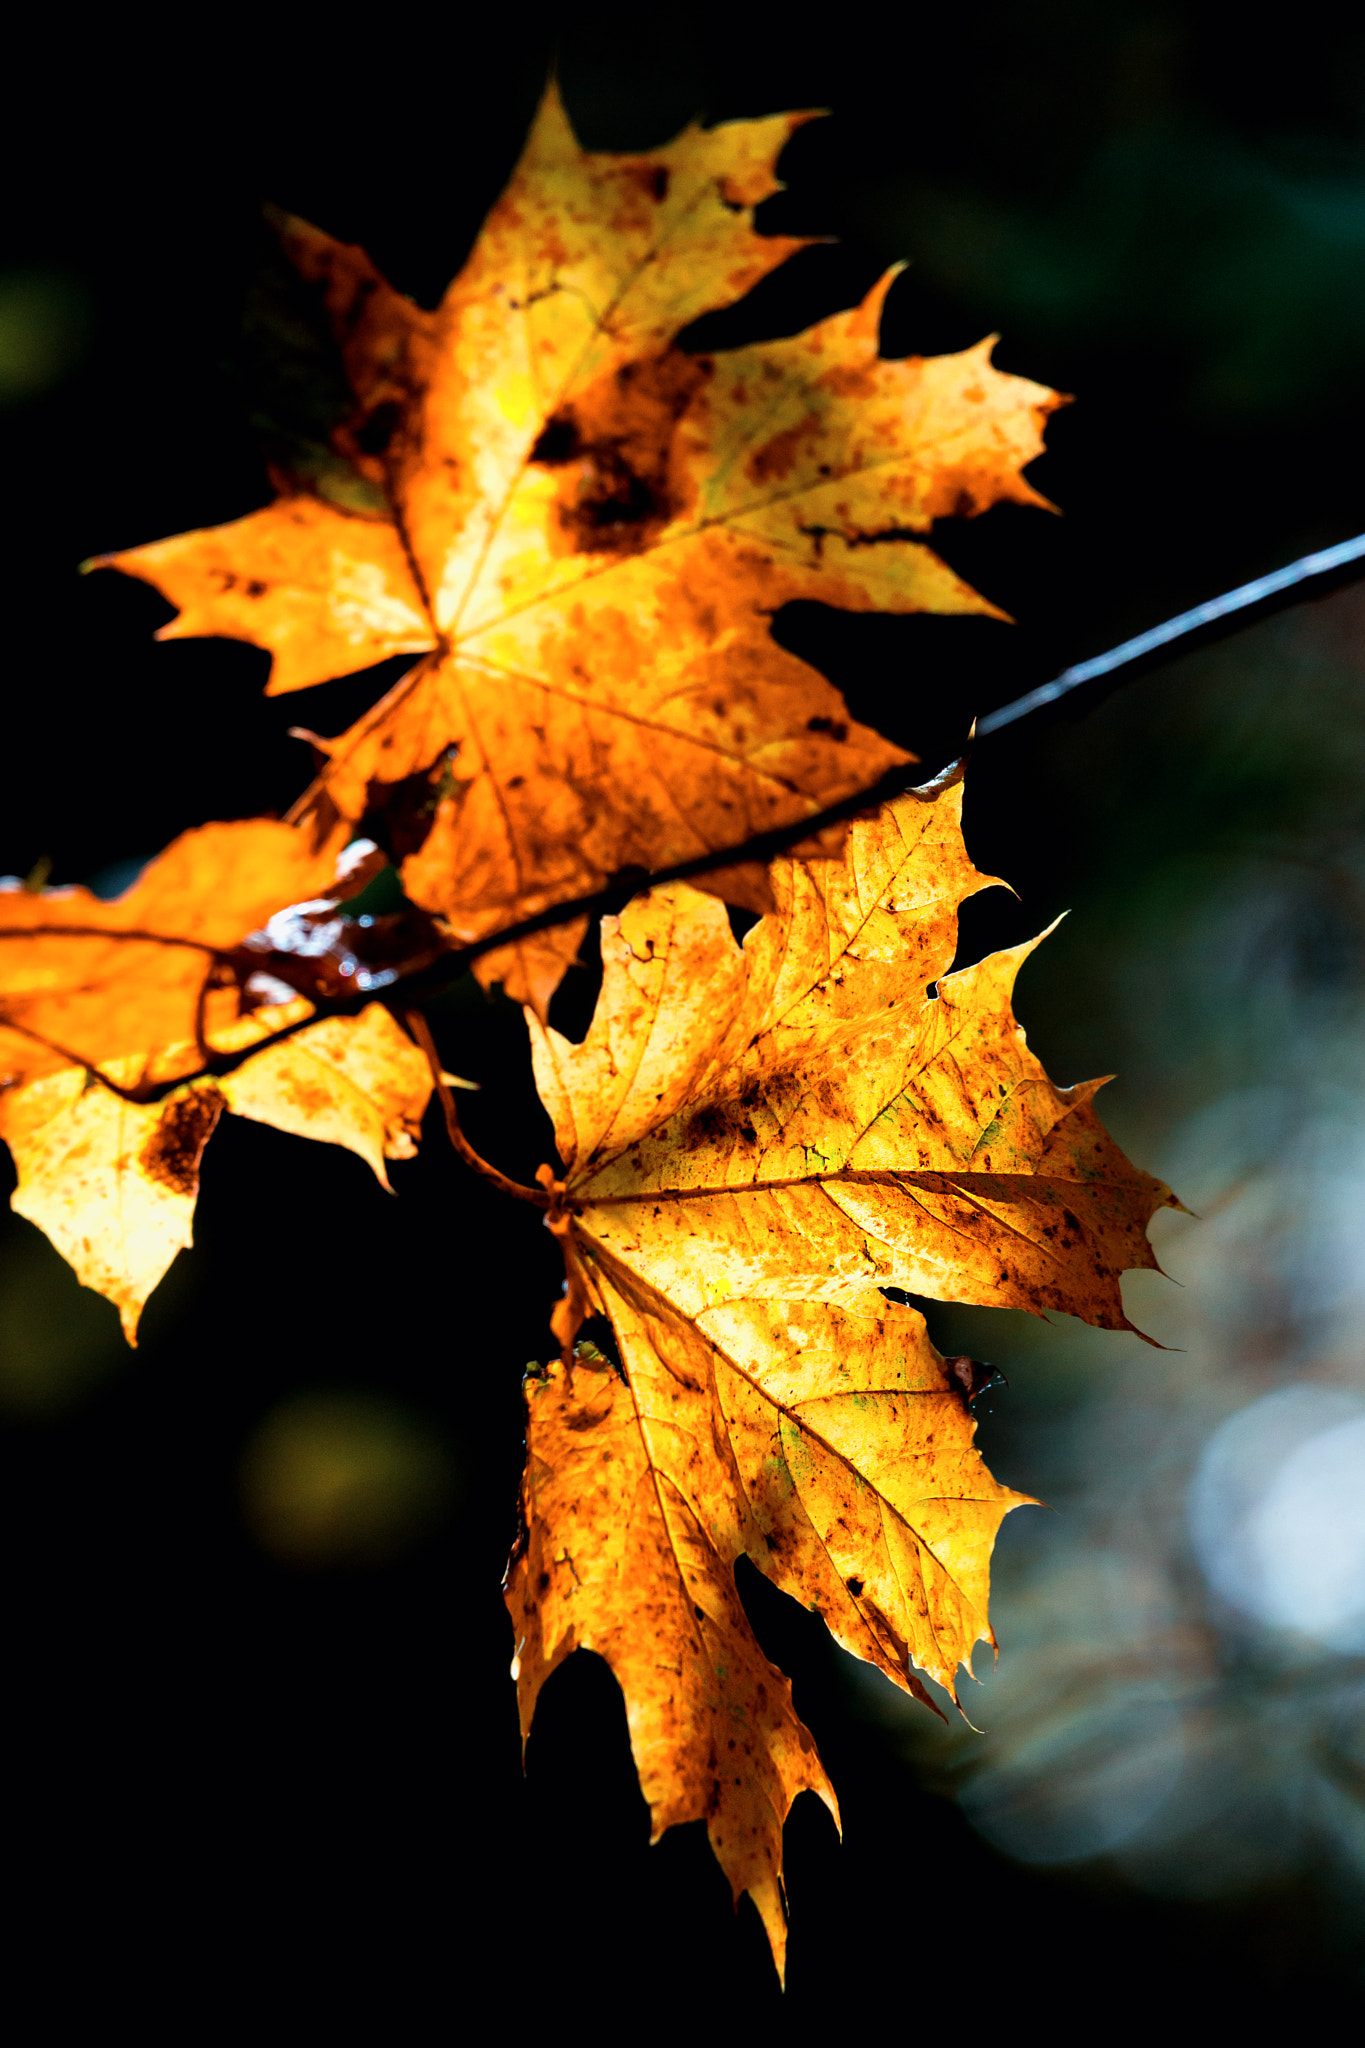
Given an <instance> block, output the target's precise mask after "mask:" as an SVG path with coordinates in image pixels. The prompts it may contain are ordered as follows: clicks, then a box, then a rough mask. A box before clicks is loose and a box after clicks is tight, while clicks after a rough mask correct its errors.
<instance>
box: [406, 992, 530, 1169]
mask: <svg viewBox="0 0 1365 2048" xmlns="http://www.w3.org/2000/svg"><path fill="white" fill-rule="evenodd" d="M403 1022H404V1023H405V1024H406V1025H407V1027H408V1030H409V1031H410V1032H411V1033H412V1035H413V1037H414V1039H415V1040H416V1041H417V1044H418V1045H419V1046H420V1047H421V1049H422V1051H423V1052H424V1053H425V1054H426V1060H427V1065H428V1066H429V1067H430V1069H431V1078H432V1082H433V1084H434V1086H435V1089H436V1094H437V1096H438V1098H439V1100H440V1104H441V1110H442V1113H443V1114H444V1116H445V1120H446V1133H447V1135H448V1137H449V1139H450V1142H451V1145H452V1147H453V1148H454V1150H455V1151H456V1152H457V1153H458V1154H459V1156H460V1158H461V1159H463V1161H464V1163H465V1165H466V1166H468V1167H470V1168H472V1170H473V1171H474V1172H475V1173H478V1174H482V1176H483V1178H484V1179H485V1180H489V1181H492V1183H493V1185H494V1187H499V1188H501V1189H502V1191H503V1193H504V1194H505V1195H515V1196H516V1198H517V1200H518V1201H519V1202H529V1203H530V1204H531V1205H532V1207H533V1208H536V1209H548V1208H550V1207H551V1204H552V1200H553V1198H552V1197H551V1196H550V1195H548V1194H546V1193H545V1192H544V1191H543V1190H542V1189H540V1188H528V1187H525V1186H523V1184H522V1182H521V1181H519V1180H512V1179H510V1178H509V1177H508V1175H507V1174H505V1173H503V1172H502V1171H501V1170H500V1169H499V1168H498V1167H496V1166H492V1165H490V1163H489V1162H488V1160H486V1159H485V1158H484V1157H483V1156H482V1155H481V1154H480V1153H478V1152H476V1151H475V1150H474V1147H473V1146H472V1145H471V1144H470V1142H469V1140H468V1138H467V1137H466V1136H465V1134H464V1132H463V1131H462V1130H461V1129H460V1118H459V1114H458V1112H457V1110H456V1108H455V1097H454V1096H453V1095H452V1094H451V1092H450V1085H449V1083H448V1082H447V1080H446V1077H445V1074H444V1072H443V1071H442V1068H441V1057H440V1054H439V1053H438V1052H437V1050H436V1042H435V1040H434V1039H433V1038H432V1035H431V1027H430V1025H429V1024H428V1023H427V1020H426V1018H425V1017H424V1016H423V1015H422V1012H421V1011H420V1010H404V1012H403Z"/></svg>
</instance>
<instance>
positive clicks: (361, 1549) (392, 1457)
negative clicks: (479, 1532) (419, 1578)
mask: <svg viewBox="0 0 1365 2048" xmlns="http://www.w3.org/2000/svg"><path fill="white" fill-rule="evenodd" d="M452 1485H453V1475H452V1468H451V1462H450V1457H449V1453H448V1452H447V1450H446V1449H445V1446H444V1445H443V1444H442V1443H441V1442H440V1441H439V1439H438V1438H437V1437H436V1435H435V1434H434V1432H433V1431H432V1429H431V1426H430V1425H429V1424H424V1423H423V1422H422V1421H421V1420H420V1418H419V1417H417V1416H415V1415H412V1414H409V1413H407V1412H405V1411H404V1410H403V1409H402V1408H400V1407H398V1406H397V1405H396V1404H395V1403H393V1402H391V1401H388V1400H385V1399H383V1398H382V1397H380V1396H378V1395H374V1394H366V1393H361V1392H356V1391H351V1390H346V1389H341V1390H331V1391H327V1390H319V1391H317V1392H312V1393H300V1394H294V1395H292V1396H291V1397H290V1398H289V1399H288V1400H287V1401H283V1402H281V1403H280V1404H279V1405H278V1406H277V1407H275V1408H273V1409H272V1410H271V1411H270V1413H269V1414H268V1415H267V1416H266V1417H265V1418H264V1420H263V1421H262V1422H261V1423H260V1425H259V1427H258V1428H257V1430H256V1431H255V1433H254V1435H253V1436H252V1438H251V1440H250V1442H249V1443H248V1445H247V1447H246V1450H245V1451H244V1453H243V1455H242V1467H241V1488H242V1508H243V1512H244V1514H245V1516H246V1521H247V1526H248V1528H249V1529H250V1530H251V1532H252V1534H253V1535H254V1536H255V1538H256V1540H257V1542H258V1543H259V1544H260V1545H261V1547H262V1549H263V1550H265V1551H267V1552H268V1553H269V1554H270V1555H271V1556H272V1557H276V1558H278V1559H279V1560H280V1561H281V1562H282V1563H285V1564H293V1565H312V1566H323V1565H356V1564H379V1563H383V1562H385V1561H386V1560H388V1559H390V1558H393V1557H398V1556H401V1555H402V1554H403V1552H404V1551H406V1550H409V1549H411V1548H412V1547H413V1546H414V1545H415V1544H417V1543H420V1542H421V1541H422V1539H423V1538H424V1537H426V1536H429V1535H430V1534H431V1533H432V1532H433V1530H434V1529H435V1528H436V1527H437V1526H438V1525H439V1523H440V1521H441V1519H442V1517H443V1516H444V1515H445V1514H446V1513H447V1512H448V1510H449V1507H450V1502H451V1493H452Z"/></svg>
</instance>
